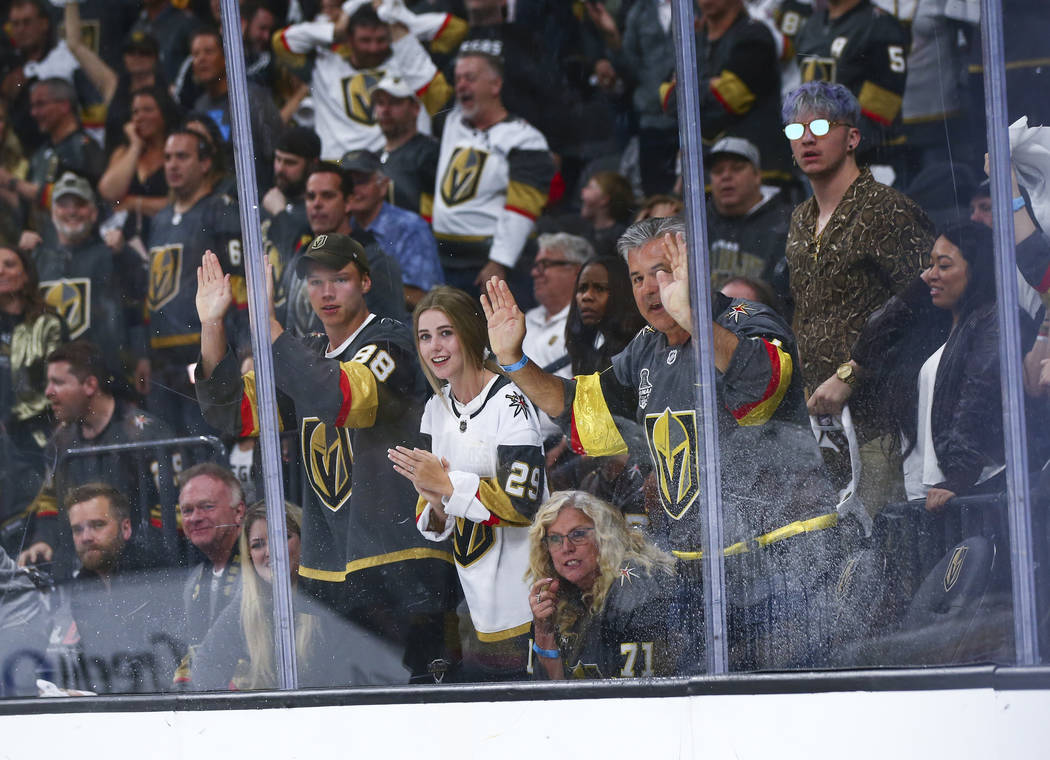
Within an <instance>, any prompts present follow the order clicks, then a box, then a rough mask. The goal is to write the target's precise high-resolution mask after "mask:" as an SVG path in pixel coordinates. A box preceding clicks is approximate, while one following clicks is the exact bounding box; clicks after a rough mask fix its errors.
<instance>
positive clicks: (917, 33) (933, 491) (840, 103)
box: [0, 0, 1050, 695]
mask: <svg viewBox="0 0 1050 760" xmlns="http://www.w3.org/2000/svg"><path fill="white" fill-rule="evenodd" d="M977 5H978V4H977V3H974V2H968V1H967V2H957V3H944V2H940V1H939V0H919V1H918V2H915V3H911V4H898V3H888V2H884V1H883V0H827V1H826V2H823V3H812V2H809V0H696V2H695V6H696V13H697V25H696V29H695V36H696V43H697V66H698V71H697V72H696V74H697V81H698V83H699V84H698V86H699V92H698V94H699V108H700V124H701V127H700V131H701V137H702V141H703V145H704V151H705V155H704V163H705V170H706V176H705V188H704V190H705V195H704V197H703V198H695V199H692V200H693V201H696V202H703V203H705V209H706V214H705V216H706V221H707V225H706V226H707V240H706V241H687V240H686V239H685V237H684V233H685V229H684V226H683V224H682V222H681V221H680V219H679V218H678V216H677V215H678V214H680V213H681V211H682V210H683V208H684V202H683V198H682V191H683V187H682V177H681V164H682V159H681V156H680V155H679V140H678V134H679V125H678V118H679V117H678V113H677V103H678V95H679V94H680V88H681V87H682V86H683V82H684V77H683V76H682V73H681V72H677V73H676V71H675V65H674V60H675V55H674V46H673V39H672V36H673V35H672V30H671V24H672V7H671V6H672V0H584V2H577V3H568V2H555V1H554V0H462V2H460V0H416V1H415V2H411V3H408V5H407V6H406V2H405V0H374V1H373V2H369V0H346V2H343V3H341V4H340V3H339V2H337V1H336V0H241V2H240V3H239V8H240V27H241V28H240V38H241V39H242V40H243V53H244V58H245V64H246V74H247V81H246V82H245V83H244V84H245V87H246V89H247V97H248V101H249V104H250V109H249V114H250V122H251V123H250V127H251V134H252V141H251V145H250V146H248V147H249V149H250V151H251V153H252V156H253V158H254V161H253V169H254V172H255V175H256V181H257V187H258V209H259V214H260V216H261V224H262V228H261V232H262V239H263V250H262V251H249V250H246V249H245V248H244V246H243V245H242V228H241V224H242V218H241V217H242V215H241V213H240V212H241V209H240V201H239V200H238V177H237V174H236V171H235V168H234V160H233V152H234V143H235V142H236V136H235V133H234V125H233V123H232V117H231V109H230V96H231V90H232V89H233V88H234V83H233V82H231V81H229V79H228V76H227V61H228V58H229V55H228V50H227V51H226V52H224V45H225V46H228V45H229V44H230V39H231V35H230V34H228V30H225V29H223V24H222V19H221V13H220V3H219V2H217V0H212V2H204V1H203V0H0V17H2V19H3V22H4V26H3V30H2V33H0V37H2V41H3V46H2V48H0V447H2V448H0V473H2V476H0V484H2V488H0V553H2V554H3V556H2V557H0V586H2V587H3V588H4V589H5V590H4V592H3V593H4V594H5V596H4V597H3V600H2V602H0V608H3V607H6V608H8V609H5V610H4V612H3V615H0V621H3V623H4V625H5V626H8V628H10V629H11V630H14V629H15V628H17V630H18V634H17V637H14V634H12V637H13V638H11V641H14V640H15V638H17V640H18V644H19V646H20V647H21V649H20V650H19V651H32V650H33V649H34V646H35V647H36V649H37V651H38V652H39V653H40V654H39V655H38V656H35V657H28V658H25V657H23V658H22V659H23V661H19V662H14V663H12V664H10V667H8V666H7V665H5V668H6V669H5V671H4V672H5V682H4V684H3V686H2V690H3V691H2V693H4V694H7V695H11V694H25V693H31V692H33V691H34V689H35V686H34V684H33V681H34V677H36V676H41V675H42V674H49V676H50V679H51V680H54V681H56V682H58V683H59V684H60V685H61V686H62V687H66V688H71V689H72V688H78V689H88V690H91V691H95V692H124V691H161V690H167V689H172V688H192V689H223V688H263V687H268V686H273V685H275V679H276V676H275V666H274V654H273V651H272V648H271V643H270V642H271V640H272V637H273V624H272V622H271V620H270V617H269V609H270V601H271V598H272V595H271V591H270V587H271V584H272V583H273V582H274V580H273V578H272V577H271V574H270V570H269V553H268V550H267V540H268V539H267V533H266V511H265V507H264V506H263V505H262V504H261V503H259V502H256V500H255V499H253V498H252V494H259V495H261V493H262V489H261V487H260V486H259V483H260V477H261V465H260V462H259V456H260V454H259V450H258V447H255V446H253V445H252V443H251V440H252V437H253V436H254V435H256V434H257V433H258V431H259V428H260V420H259V411H258V407H257V399H256V396H255V381H254V374H253V372H252V371H251V367H252V357H251V351H252V349H251V340H250V327H249V317H248V311H247V303H248V293H247V286H246V277H245V258H246V257H247V256H259V257H260V258H261V260H264V261H265V262H266V272H267V276H268V278H270V280H271V287H272V293H271V296H270V298H271V305H272V309H271V313H270V315H269V318H270V328H271V336H272V339H273V348H272V351H273V356H274V363H275V365H276V366H275V370H274V371H275V374H276V379H277V384H278V390H279V392H280V394H279V407H280V415H281V421H282V423H283V428H282V429H283V432H282V462H281V466H282V473H283V475H284V485H285V497H286V498H287V499H288V502H289V503H288V504H287V506H286V518H287V533H288V544H289V554H290V555H292V568H291V570H292V585H293V589H294V597H295V603H294V609H295V623H296V635H295V639H296V656H297V657H298V661H299V668H300V674H301V675H302V676H303V681H302V682H303V683H304V684H305V685H310V686H326V685H327V686H332V685H347V684H382V683H404V682H409V681H411V682H434V681H435V680H436V681H441V680H445V679H447V680H450V681H451V680H460V681H478V680H511V679H521V678H527V677H535V678H541V679H559V678H565V677H612V676H621V677H633V676H648V675H669V674H676V673H677V674H688V673H695V672H698V671H699V669H700V668H701V667H702V664H703V656H704V653H703V647H704V636H703V615H704V610H703V593H704V590H703V582H702V578H701V572H700V562H699V561H698V560H699V559H700V558H701V554H702V552H701V538H700V537H701V534H702V531H701V527H700V526H701V521H702V519H706V517H705V513H704V507H703V503H704V501H705V497H706V495H705V494H704V493H702V491H701V485H700V484H701V482H702V481H703V478H702V477H701V470H702V469H703V468H704V451H705V442H704V440H703V426H702V424H701V422H700V420H699V419H698V418H697V416H696V413H695V407H694V401H693V393H694V390H695V388H696V386H697V382H698V381H697V379H696V377H695V376H694V371H695V366H696V361H698V359H697V358H696V357H695V355H694V351H695V346H694V343H693V336H692V331H693V321H692V311H691V307H690V303H689V298H688V287H687V283H688V272H689V268H690V267H694V266H695V265H696V264H695V259H691V258H690V257H689V256H688V255H687V253H686V251H687V247H688V245H689V244H690V243H692V244H694V245H706V247H707V251H708V260H709V262H710V272H709V273H707V274H709V276H710V282H711V286H712V289H713V290H714V291H718V292H715V293H714V295H713V312H712V314H711V318H712V323H713V330H714V334H713V338H714V340H713V343H712V350H711V352H710V353H711V354H713V358H714V369H715V372H716V377H717V388H716V389H715V396H716V398H717V404H718V409H717V415H716V416H717V419H716V421H715V425H716V427H717V429H718V434H719V457H720V465H721V473H720V474H721V478H722V485H723V493H722V503H723V522H724V526H723V527H724V530H723V532H724V539H725V545H726V547H727V548H726V567H727V589H728V594H729V597H730V599H729V651H730V658H731V662H732V666H733V667H735V668H738V669H759V668H765V669H776V668H789V667H802V666H812V665H821V664H826V663H828V662H830V661H831V659H830V658H829V657H828V656H827V652H826V650H827V649H828V647H829V645H830V644H829V643H830V642H831V641H832V640H836V641H838V640H840V639H841V637H842V636H844V635H845V634H844V633H843V627H842V625H843V624H841V620H840V618H842V617H843V615H842V614H841V609H840V606H841V600H838V598H837V597H836V596H835V594H834V593H833V590H834V589H835V588H836V582H837V583H838V588H839V589H840V590H841V588H842V587H843V583H844V582H845V581H843V580H842V578H845V577H847V576H845V575H843V576H841V577H840V575H839V572H840V570H842V567H843V566H846V567H848V568H852V565H851V564H850V561H849V558H848V557H847V556H845V554H844V552H845V550H844V549H843V546H842V545H840V543H838V542H837V541H836V539H834V538H828V537H827V536H830V535H834V534H835V533H836V531H837V530H839V529H840V528H841V524H840V523H841V522H842V521H840V520H839V519H838V516H837V514H836V512H835V506H836V503H837V501H838V499H839V498H840V497H841V496H843V495H845V491H844V489H846V490H849V488H850V487H852V488H853V490H854V491H855V495H858V496H859V498H860V499H862V501H863V504H864V505H866V507H865V509H866V511H867V513H868V514H869V516H870V515H874V514H876V513H878V512H879V510H880V509H882V508H883V506H884V505H887V504H892V503H895V502H903V501H906V500H913V501H916V502H917V503H918V502H920V501H921V502H922V503H923V504H924V506H925V508H926V509H927V510H929V511H930V512H933V513H940V512H942V511H944V510H945V509H948V508H950V507H951V504H952V501H951V500H952V499H953V498H956V497H960V496H967V495H974V494H987V493H995V492H997V491H1002V490H1003V489H1004V487H1005V486H1004V485H1003V483H1004V475H1003V471H1004V468H1005V455H1004V448H1003V429H1002V415H1001V405H1000V403H999V380H1000V368H999V363H998V362H999V351H998V349H999V336H1000V332H999V326H998V322H997V316H996V306H995V300H996V299H995V290H994V268H993V259H992V256H993V254H992V243H991V232H990V228H991V226H992V221H993V220H992V214H991V199H990V194H989V190H988V184H987V182H984V183H979V182H978V178H980V177H981V175H982V173H987V172H988V166H987V159H986V157H985V145H984V142H985V141H984V139H983V135H984V130H985V127H984V119H985V113H984V109H983V108H982V107H979V106H975V105H974V102H975V101H973V94H974V92H976V91H977V89H978V88H977V87H976V85H975V83H979V80H975V79H974V73H973V72H974V71H975V70H977V71H979V66H978V65H977V64H978V63H979V60H980V57H979V52H980V50H979V49H980V45H979V29H978V21H979V19H978V11H977V9H976V6H977ZM1004 6H1005V13H1006V15H1007V17H1008V20H1013V21H1017V20H1019V19H1029V21H1032V19H1034V21H1033V22H1032V24H1029V25H1028V26H1027V27H1026V25H1025V24H1020V23H1008V25H1007V28H1006V34H1007V36H1008V43H1009V44H1008V45H1007V50H1008V51H1009V52H1008V56H1010V57H1011V60H1010V61H1009V62H1008V63H1009V64H1010V65H1009V66H1008V67H1007V68H1008V72H1009V76H1008V95H1009V103H1008V106H1009V111H1010V117H1011V120H1013V119H1016V118H1019V117H1021V116H1027V117H1028V127H1029V132H1031V133H1034V132H1035V131H1036V130H1037V129H1038V125H1041V124H1044V123H1046V120H1047V118H1050V108H1048V103H1050V100H1047V99H1045V98H1034V97H1032V96H1031V93H1032V92H1033V91H1041V92H1044V93H1045V92H1047V91H1050V88H1048V87H1047V82H1046V81H1045V79H1046V76H1047V75H1046V70H1047V69H1046V67H1045V65H1043V66H1040V65H1038V63H1039V61H1044V62H1045V60H1046V56H1047V50H1046V43H1045V40H1035V39H1032V32H1031V29H1032V28H1033V24H1034V28H1038V26H1039V23H1040V22H1045V20H1046V19H1045V18H1040V14H1042V15H1045V11H1042V12H1041V11H1039V9H1038V6H1039V4H1038V3H1037V2H1035V1H1034V0H1006V2H1004ZM1040 46H1042V47H1040ZM1014 59H1016V60H1014ZM975 67H976V68H975ZM978 77H979V74H978ZM1040 88H1041V89H1040ZM977 102H979V101H977ZM1006 126H1007V125H1002V127H1003V128H1005V127H1006ZM1021 129H1022V130H1023V127H1022V128H1021ZM1040 141H1041V142H1040ZM1031 142H1032V143H1035V144H1039V145H1044V146H1050V140H1047V139H1045V138H1042V137H1038V136H1036V137H1034V138H1033V139H1032V140H1031ZM1042 151H1043V152H1042V153H1039V151H1038V150H1035V151H1033V152H1031V153H1030V154H1025V156H1035V158H1034V159H1030V158H1026V159H1025V160H1027V161H1028V163H1025V162H1024V161H1022V160H1021V159H1020V158H1019V155H1020V154H1017V155H1015V157H1014V169H1015V171H1014V173H1013V186H1012V190H1013V222H1014V231H1015V237H1016V239H1017V244H1018V247H1017V260H1018V287H1019V294H1020V313H1019V315H1018V316H1019V319H1020V322H1021V327H1022V329H1021V334H1022V340H1023V345H1022V354H1023V356H1024V366H1023V377H1024V388H1025V392H1026V396H1025V401H1026V408H1025V413H1026V414H1027V415H1028V417H1029V419H1030V420H1031V421H1032V423H1031V425H1030V430H1031V435H1030V441H1029V453H1030V458H1031V463H1032V465H1033V466H1036V467H1041V466H1042V464H1043V463H1044V462H1045V461H1046V460H1047V458H1048V457H1050V438H1048V437H1047V435H1046V434H1045V433H1044V432H1043V430H1044V428H1045V427H1046V426H1045V419H1046V414H1047V413H1048V412H1050V409H1048V408H1047V401H1046V399H1047V397H1048V395H1050V348H1047V346H1048V345H1050V343H1048V342H1047V333H1048V331H1050V319H1048V317H1047V310H1046V306H1045V304H1050V297H1048V295H1047V292H1048V291H1050V240H1048V238H1047V237H1046V235H1045V234H1044V233H1043V231H1042V230H1043V226H1045V224H1046V223H1048V222H1050V202H1048V199H1047V197H1046V196H1045V189H1043V188H1045V186H1046V181H1047V179H1048V178H1050V165H1047V164H1046V161H1047V159H1046V155H1047V152H1046V151H1047V148H1046V147H1043V148H1042ZM982 160H983V161H984V164H983V171H982ZM263 318H264V317H260V319H263ZM428 384H429V386H430V387H429V388H428ZM847 405H848V407H849V410H850V411H851V412H852V420H853V423H855V426H856V431H857V436H858V438H859V448H858V451H857V452H856V456H855V457H854V459H857V460H858V461H859V463H861V464H862V468H861V471H862V473H863V477H862V478H861V480H860V482H859V483H858V482H852V481H851V477H852V476H853V475H854V474H855V472H856V470H857V466H856V465H857V462H853V461H851V458H850V457H848V456H846V455H845V453H844V452H845V450H846V449H847V448H848V447H846V446H845V445H843V446H835V445H834V444H828V445H826V442H825V438H824V436H823V435H820V432H821V431H825V430H829V429H831V428H834V427H836V425H838V426H841V425H842V424H843V423H842V421H843V420H844V419H845V415H844V414H843V413H844V408H845V407H847ZM815 432H816V433H817V434H814V433H815ZM190 436H215V437H217V438H218V439H220V440H221V441H222V443H223V444H225V446H226V447H227V449H228V450H229V452H230V453H229V454H228V455H226V456H225V457H221V456H217V455H215V454H214V453H212V454H201V453H200V449H193V448H192V445H191V444H190V443H188V442H187V441H186V440H183V441H176V439H181V438H186V437H190ZM172 441H174V443H171V442H172ZM97 447H109V448H107V449H106V453H105V454H101V453H100V454H97V455H93V456H83V453H84V452H85V451H87V450H90V449H92V448H97ZM71 452H80V454H79V455H72V456H71ZM851 483H852V486H850V485H849V484H851ZM548 497H549V498H548ZM253 502H254V503H253ZM297 505H301V506H297ZM414 505H415V511H414V512H413V508H414ZM413 523H415V524H413ZM806 534H820V535H821V536H823V538H821V539H819V540H818V539H814V538H812V537H810V538H799V537H798V536H800V535H806ZM15 564H17V565H18V566H19V567H20V568H22V569H16V568H15ZM843 572H852V570H851V569H850V570H847V571H843ZM918 580H921V579H916V580H915V583H914V584H913V585H917V584H918ZM946 590H947V589H946ZM43 594H51V595H52V596H53V597H54V603H53V604H51V605H50V609H46V608H47V606H48V605H38V604H36V603H35V602H32V601H31V599H32V598H33V597H34V595H43ZM839 596H841V594H840V595H839ZM16 600H18V601H17V607H16V606H15V602H16ZM836 605H840V606H836ZM12 610H13V612H12ZM872 614H876V612H874V611H873V612H872ZM45 619H46V623H45V622H42V621H44V620H45ZM8 620H17V621H21V622H20V623H19V625H18V626H14V625H13V624H10V623H8ZM683 621H684V623H683ZM111 631H112V632H114V635H110V632H111ZM118 634H119V635H118ZM11 651H13V650H12V649H11V648H10V647H6V645H5V646H0V652H3V653H4V654H5V657H11V656H16V655H11ZM319 652H323V653H324V654H323V656H322V655H320V654H318V653H319ZM16 659H17V656H16Z"/></svg>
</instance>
